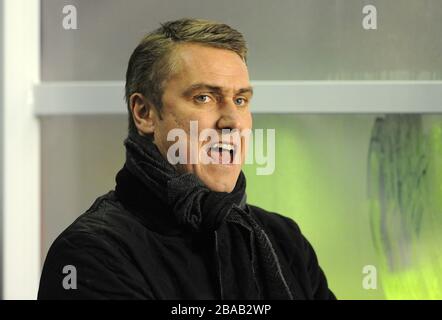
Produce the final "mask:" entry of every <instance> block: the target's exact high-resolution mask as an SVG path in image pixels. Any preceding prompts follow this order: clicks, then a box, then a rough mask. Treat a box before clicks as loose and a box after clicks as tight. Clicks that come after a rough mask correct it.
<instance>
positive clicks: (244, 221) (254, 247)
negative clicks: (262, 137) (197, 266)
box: [125, 133, 294, 300]
mask: <svg viewBox="0 0 442 320" xmlns="http://www.w3.org/2000/svg"><path fill="white" fill-rule="evenodd" d="M125 146H126V164H125V167H126V168H127V170H129V171H130V172H131V173H132V175H134V176H136V177H137V178H138V179H139V180H140V181H141V182H142V183H143V184H144V185H145V186H146V187H147V188H148V189H149V191H150V192H152V193H154V195H155V196H156V197H157V198H158V199H161V201H162V202H163V203H165V204H166V205H167V206H168V208H170V210H171V211H172V212H173V214H174V217H175V219H176V222H177V223H178V224H179V225H180V226H182V227H183V228H185V229H187V230H189V231H190V232H204V233H207V234H210V233H212V234H214V240H215V252H214V258H215V260H216V267H217V269H218V270H217V271H218V272H217V274H218V282H219V283H218V285H219V289H220V298H221V299H281V300H282V299H284V300H285V299H294V295H293V292H292V290H291V289H290V288H289V285H288V284H287V281H286V277H285V275H284V271H285V269H283V268H281V264H280V262H279V259H278V256H277V254H276V252H275V250H274V248H273V246H272V243H271V241H270V239H269V237H268V236H267V234H266V233H265V231H264V229H263V228H262V226H261V225H260V223H258V222H257V220H256V219H254V217H253V216H252V214H251V211H250V210H249V208H248V206H247V204H246V193H245V189H246V181H245V177H244V174H243V173H242V172H241V173H240V175H239V178H238V180H237V183H236V185H235V188H234V190H233V191H232V192H230V193H227V192H214V191H211V190H209V189H208V188H207V187H206V186H205V185H204V184H203V183H202V182H201V181H200V180H199V179H198V178H197V177H196V176H195V175H194V174H191V173H186V174H179V173H178V172H177V170H176V169H175V167H174V166H172V165H171V164H170V163H168V162H167V160H166V159H164V157H163V156H162V155H161V154H160V152H159V151H158V149H157V147H156V145H155V144H154V143H153V142H152V139H151V138H150V137H147V136H141V135H139V134H137V133H131V134H129V136H128V138H127V139H126V140H125Z"/></svg>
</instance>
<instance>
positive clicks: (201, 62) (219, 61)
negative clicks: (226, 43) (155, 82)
mask: <svg viewBox="0 0 442 320" xmlns="http://www.w3.org/2000/svg"><path fill="white" fill-rule="evenodd" d="M173 59H174V64H175V65H176V72H175V73H174V74H173V75H172V77H171V78H170V82H174V84H175V85H182V86H188V85H192V84H194V83H210V84H213V85H216V86H219V87H222V88H225V89H226V90H229V89H232V90H236V89H239V88H243V87H247V86H249V85H250V83H249V73H248V70H247V66H246V64H245V63H244V61H243V60H242V59H241V57H240V56H239V55H238V54H237V53H236V52H234V51H231V50H226V49H220V48H213V47H208V46H204V45H200V44H183V45H179V46H178V47H177V48H176V49H175V52H174V57H173ZM171 84H172V83H171Z"/></svg>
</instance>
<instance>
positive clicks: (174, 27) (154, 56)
mask: <svg viewBox="0 0 442 320" xmlns="http://www.w3.org/2000/svg"><path fill="white" fill-rule="evenodd" d="M183 43H196V44H202V45H205V46H209V47H215V48H221V49H227V50H231V51H233V52H235V53H237V54H238V55H239V56H240V57H241V59H242V60H243V61H244V62H245V63H247V45H246V42H245V40H244V37H243V35H242V34H241V33H240V32H238V31H237V30H235V29H233V28H232V27H230V26H228V25H226V24H222V23H218V22H214V21H209V20H202V19H188V18H184V19H180V20H175V21H168V22H165V23H162V24H161V27H160V28H158V29H156V30H154V31H153V32H151V33H148V34H147V35H146V36H145V37H144V38H143V39H142V40H141V42H140V43H139V44H138V46H137V47H136V48H135V50H134V51H133V53H132V55H131V56H130V59H129V63H128V67H127V72H126V86H125V99H126V103H127V108H128V112H129V131H135V132H136V131H137V130H136V126H135V122H134V120H133V117H132V112H131V109H130V96H131V95H132V94H134V93H136V92H138V93H141V94H143V95H144V96H145V97H146V98H147V99H148V100H149V102H151V103H152V104H153V106H154V107H155V108H156V109H157V110H158V111H161V108H162V96H163V90H164V84H165V82H166V81H167V80H168V78H169V76H170V75H172V73H173V70H174V67H175V66H174V63H173V59H172V53H173V51H174V49H175V48H176V47H177V46H178V45H179V44H183Z"/></svg>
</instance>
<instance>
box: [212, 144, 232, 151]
mask: <svg viewBox="0 0 442 320" xmlns="http://www.w3.org/2000/svg"><path fill="white" fill-rule="evenodd" d="M219 148H222V149H225V150H228V151H232V150H234V149H235V147H234V146H233V145H232V144H230V143H214V144H213V145H212V146H211V149H219Z"/></svg>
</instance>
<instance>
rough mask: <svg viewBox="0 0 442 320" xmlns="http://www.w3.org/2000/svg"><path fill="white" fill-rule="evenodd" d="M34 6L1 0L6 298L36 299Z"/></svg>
mask: <svg viewBox="0 0 442 320" xmlns="http://www.w3.org/2000/svg"><path fill="white" fill-rule="evenodd" d="M39 5H40V2H39V1H37V0H4V1H3V6H4V7H3V11H2V13H3V19H4V20H3V21H4V27H3V28H2V29H1V32H3V39H4V43H3V50H4V51H3V53H4V61H3V63H4V68H3V70H4V74H3V76H4V87H3V92H4V96H3V99H4V100H3V107H4V109H3V116H4V117H3V121H4V122H3V134H2V135H1V136H2V139H3V141H2V143H1V144H3V148H4V149H3V155H4V159H3V168H2V169H3V170H2V172H3V173H4V175H3V176H2V177H0V178H1V179H3V208H2V209H3V226H2V227H3V263H4V265H3V274H2V277H3V298H5V299H35V298H36V296H37V289H38V283H39V278H40V263H41V262H40V261H41V259H40V180H39V179H40V139H39V134H40V130H39V125H38V119H37V118H36V117H35V115H34V113H33V109H34V107H33V101H32V98H33V95H32V86H33V85H34V84H35V83H37V82H38V75H39V52H40V50H39V46H40V40H39V25H40V24H39ZM1 144H0V145H1Z"/></svg>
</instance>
